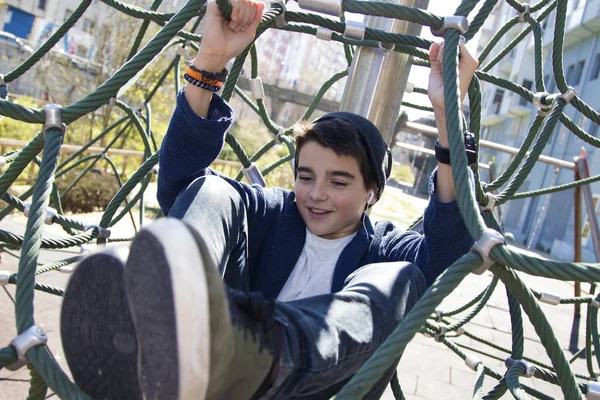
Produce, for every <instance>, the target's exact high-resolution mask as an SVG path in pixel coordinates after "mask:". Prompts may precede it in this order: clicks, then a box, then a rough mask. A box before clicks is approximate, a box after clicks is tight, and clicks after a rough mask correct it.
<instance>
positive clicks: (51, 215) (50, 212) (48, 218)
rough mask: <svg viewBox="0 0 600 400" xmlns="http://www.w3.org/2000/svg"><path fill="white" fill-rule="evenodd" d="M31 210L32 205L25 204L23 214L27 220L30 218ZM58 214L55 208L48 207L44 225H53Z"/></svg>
mask: <svg viewBox="0 0 600 400" xmlns="http://www.w3.org/2000/svg"><path fill="white" fill-rule="evenodd" d="M30 209H31V203H27V204H25V208H24V209H23V214H25V216H26V217H27V218H29V210H30ZM57 213H58V211H56V210H55V209H54V208H52V207H48V208H47V209H46V218H44V223H45V224H46V225H52V224H53V223H54V217H56V214H57Z"/></svg>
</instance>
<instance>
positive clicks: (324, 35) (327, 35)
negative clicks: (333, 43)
mask: <svg viewBox="0 0 600 400" xmlns="http://www.w3.org/2000/svg"><path fill="white" fill-rule="evenodd" d="M315 36H316V37H317V39H321V40H325V41H326V42H329V41H330V40H331V37H332V36H333V31H332V30H331V29H327V28H323V27H322V26H317V33H316V34H315Z"/></svg>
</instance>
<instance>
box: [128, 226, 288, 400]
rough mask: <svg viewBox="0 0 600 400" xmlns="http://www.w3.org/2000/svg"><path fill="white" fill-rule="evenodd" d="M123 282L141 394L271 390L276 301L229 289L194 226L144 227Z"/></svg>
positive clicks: (233, 395) (233, 394)
mask: <svg viewBox="0 0 600 400" xmlns="http://www.w3.org/2000/svg"><path fill="white" fill-rule="evenodd" d="M124 281H125V288H126V292H127V299H128V302H129V307H130V310H131V315H132V318H133V322H134V325H135V329H136V332H137V341H138V344H139V372H138V374H139V375H138V380H139V383H140V387H141V390H142V393H143V396H144V398H145V399H160V400H169V399H182V400H197V399H203V398H207V399H235V400H238V399H240V400H241V399H250V398H251V397H253V395H254V397H258V395H260V393H262V392H263V391H266V389H268V386H269V383H270V382H271V379H270V372H271V369H272V367H273V365H274V360H277V359H278V356H279V348H280V346H281V334H282V330H281V328H280V326H279V324H277V323H275V322H274V321H273V319H272V314H273V312H272V311H273V303H272V302H270V303H269V302H263V301H261V300H260V299H259V298H258V297H257V296H249V295H243V294H232V293H229V291H228V290H226V289H225V286H224V285H223V283H222V281H221V274H220V272H219V269H218V267H217V265H215V263H214V261H213V260H212V258H211V257H210V255H209V252H208V248H207V246H206V244H205V243H204V242H203V240H202V238H201V237H200V236H199V235H198V234H197V232H196V231H195V230H194V229H193V228H191V227H189V226H187V225H186V224H185V223H183V222H182V221H179V220H176V219H169V218H167V219H163V220H160V221H157V222H155V223H153V224H151V225H149V226H148V227H146V228H144V229H143V230H142V231H141V232H140V233H139V234H138V235H137V236H136V237H135V239H134V241H133V243H132V245H131V249H130V253H129V258H128V260H127V267H126V268H125V275H124ZM230 298H231V299H233V301H230ZM269 304H270V305H271V306H270V308H269V306H268V305H269ZM257 392H258V393H257Z"/></svg>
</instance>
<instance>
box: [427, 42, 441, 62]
mask: <svg viewBox="0 0 600 400" xmlns="http://www.w3.org/2000/svg"><path fill="white" fill-rule="evenodd" d="M439 52H440V44H439V43H436V42H434V43H431V46H429V61H430V62H432V63H434V62H437V59H438V53H439Z"/></svg>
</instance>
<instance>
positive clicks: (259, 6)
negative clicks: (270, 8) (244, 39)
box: [248, 1, 265, 32]
mask: <svg viewBox="0 0 600 400" xmlns="http://www.w3.org/2000/svg"><path fill="white" fill-rule="evenodd" d="M264 9H265V3H263V2H260V1H259V2H256V3H255V14H254V21H252V23H251V24H250V26H249V27H248V29H250V30H251V31H252V32H254V31H256V28H257V27H258V24H260V21H261V19H262V13H263V10H264Z"/></svg>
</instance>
